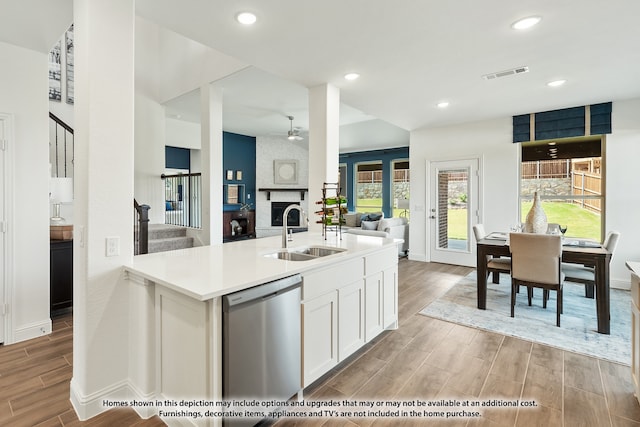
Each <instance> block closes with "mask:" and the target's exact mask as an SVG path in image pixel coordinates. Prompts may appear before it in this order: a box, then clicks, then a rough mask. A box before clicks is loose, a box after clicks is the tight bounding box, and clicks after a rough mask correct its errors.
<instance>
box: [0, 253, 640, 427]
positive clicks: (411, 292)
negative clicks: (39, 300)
mask: <svg viewBox="0 0 640 427" xmlns="http://www.w3.org/2000/svg"><path fill="white" fill-rule="evenodd" d="M470 271H471V269H469V268H465V267H456V266H450V265H444V264H433V263H422V262H417V261H409V260H407V259H402V260H401V261H400V264H399V276H400V277H399V279H400V280H399V292H398V294H399V295H398V297H399V318H400V328H399V329H398V330H396V331H390V332H385V333H383V334H382V335H381V336H380V337H379V338H378V339H376V340H374V342H372V343H369V344H367V345H366V346H365V348H363V349H362V350H361V351H359V352H358V353H357V354H355V355H354V356H352V357H351V358H350V359H349V360H348V361H347V362H346V363H343V364H341V365H340V366H339V367H338V368H336V369H334V370H333V371H332V372H330V373H329V374H327V375H326V376H325V377H323V378H322V379H321V380H319V381H318V382H316V383H315V384H313V385H312V386H311V387H309V388H308V389H307V390H305V398H307V399H333V400H340V401H342V400H352V401H353V400H378V401H385V400H406V401H412V400H414V399H420V400H422V401H427V400H440V399H457V400H461V401H462V400H469V401H487V400H492V399H496V400H515V399H519V400H522V401H525V400H529V401H536V403H537V405H538V406H537V407H536V408H534V409H528V408H526V409H525V408H520V409H518V408H515V409H514V408H507V409H503V408H498V409H496V408H487V409H485V408H483V409H480V410H479V411H481V412H482V417H481V418H468V419H466V418H465V419H454V420H447V421H444V420H443V419H427V418H421V419H418V418H407V419H397V418H396V419H389V418H318V419H313V420H308V419H307V420H294V419H281V420H280V421H278V422H277V423H276V425H277V426H278V427H283V426H284V427H287V426H327V427H334V426H352V427H353V426H363V427H364V426H367V427H368V426H387V425H388V426H413V425H415V426H422V425H447V426H449V425H450V426H473V427H475V426H563V427H572V426H581V427H582V426H597V427H602V426H612V427H623V426H640V405H639V404H638V402H637V401H636V399H635V397H634V395H633V385H632V381H631V374H630V369H629V367H628V366H623V365H618V364H615V363H611V362H606V361H603V360H598V359H594V358H590V357H586V356H581V355H576V354H574V353H569V352H564V351H561V350H557V349H554V348H551V347H547V346H543V345H538V344H533V343H531V342H528V341H524V340H519V339H516V338H511V337H506V336H504V335H499V334H494V333H489V332H485V331H480V330H477V329H473V328H468V327H464V326H459V325H455V324H453V323H448V322H443V321H441V320H436V319H431V318H429V317H425V316H421V315H419V314H417V313H418V311H419V310H420V309H421V308H422V307H424V306H425V305H427V304H428V303H430V302H432V301H433V300H435V299H436V298H438V297H439V296H440V295H441V294H443V293H444V292H446V291H447V290H448V289H449V288H450V287H451V286H453V285H454V284H455V283H456V282H457V281H458V280H459V279H460V278H461V277H462V276H464V275H466V274H468V273H469V272H470ZM53 323H54V325H53V326H54V327H53V329H54V332H53V333H52V334H51V335H49V336H46V337H40V338H37V339H34V340H30V341H27V342H23V343H19V344H15V345H11V346H6V347H5V346H0V426H36V425H39V426H162V425H164V423H163V422H162V421H161V420H160V419H158V418H157V417H154V418H151V419H148V420H143V419H140V418H139V417H138V416H137V414H136V413H135V412H133V411H132V410H122V409H119V410H110V411H107V412H105V413H103V414H101V415H99V416H97V417H94V418H92V419H91V420H88V421H84V422H81V421H79V420H78V418H77V416H76V415H75V412H74V411H73V409H72V407H71V404H70V402H69V381H70V379H71V376H72V364H73V358H72V332H73V329H72V318H71V316H70V315H69V316H63V317H59V318H56V319H54V322H53ZM550 327H554V326H553V325H550ZM541 333H544V331H541ZM434 409H435V408H434Z"/></svg>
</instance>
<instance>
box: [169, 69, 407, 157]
mask: <svg viewBox="0 0 640 427" xmlns="http://www.w3.org/2000/svg"><path fill="white" fill-rule="evenodd" d="M216 86H219V87H221V88H222V91H223V92H222V93H223V99H224V101H223V127H224V130H226V131H227V132H234V133H239V134H242V135H251V136H277V135H281V136H286V135H287V131H288V130H289V129H290V126H291V125H290V122H289V119H288V116H293V118H294V120H293V126H294V127H296V128H299V129H300V134H301V135H302V136H303V137H305V138H306V137H307V136H308V132H307V131H308V129H309V96H308V90H307V88H305V87H304V86H301V85H299V84H297V83H294V82H291V81H289V80H285V79H283V78H280V77H277V76H275V75H273V74H270V73H267V72H265V71H262V70H260V69H258V68H255V67H247V68H245V69H243V70H241V71H239V72H237V73H234V74H232V75H231V76H228V77H225V78H223V79H221V80H218V81H217V82H216ZM164 105H165V108H166V114H167V116H168V117H171V118H176V119H180V120H185V121H189V122H193V123H200V94H199V91H198V90H195V91H192V92H189V93H186V94H184V95H182V96H179V97H177V98H174V99H172V100H170V101H167V102H166V103H165V104H164ZM407 145H409V132H408V131H406V130H404V129H401V128H399V127H397V126H394V125H392V124H390V123H387V122H384V121H382V120H380V119H377V118H375V117H373V116H369V115H367V114H364V113H363V112H361V111H360V110H357V109H355V108H353V107H350V106H349V105H346V104H344V103H343V104H342V105H341V106H340V150H341V151H360V150H369V149H377V148H389V147H400V146H407Z"/></svg>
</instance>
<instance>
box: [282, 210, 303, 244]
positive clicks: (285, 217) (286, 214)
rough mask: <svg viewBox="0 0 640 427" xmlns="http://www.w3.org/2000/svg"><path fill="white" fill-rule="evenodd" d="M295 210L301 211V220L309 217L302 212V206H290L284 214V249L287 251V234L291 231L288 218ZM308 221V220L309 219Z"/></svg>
mask: <svg viewBox="0 0 640 427" xmlns="http://www.w3.org/2000/svg"><path fill="white" fill-rule="evenodd" d="M293 209H297V210H298V211H300V219H301V220H302V217H306V215H307V214H305V212H304V211H303V210H302V208H301V207H300V205H289V206H287V208H286V209H285V210H284V212H283V213H282V249H287V232H288V231H289V230H288V224H287V216H288V215H289V212H291V211H292V210H293ZM307 221H308V219H307ZM301 222H302V221H300V222H299V223H298V224H300V223H301Z"/></svg>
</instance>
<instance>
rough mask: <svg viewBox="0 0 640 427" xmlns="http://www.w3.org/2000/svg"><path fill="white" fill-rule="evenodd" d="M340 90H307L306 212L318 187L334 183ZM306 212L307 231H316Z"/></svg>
mask: <svg viewBox="0 0 640 427" xmlns="http://www.w3.org/2000/svg"><path fill="white" fill-rule="evenodd" d="M339 148H340V90H339V89H338V88H336V87H335V86H332V85H330V84H328V83H326V84H322V85H319V86H315V87H312V88H310V89H309V206H310V208H309V210H313V208H312V206H314V203H315V202H316V201H317V200H320V199H321V198H322V184H323V183H325V182H338V162H339V159H338V157H339ZM316 220H317V217H316V216H314V215H313V213H312V212H311V213H309V230H310V231H320V230H321V228H322V225H321V224H317V223H316Z"/></svg>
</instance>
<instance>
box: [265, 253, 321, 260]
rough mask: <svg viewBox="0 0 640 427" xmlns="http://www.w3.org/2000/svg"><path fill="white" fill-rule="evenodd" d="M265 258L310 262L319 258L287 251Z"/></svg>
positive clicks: (268, 255)
mask: <svg viewBox="0 0 640 427" xmlns="http://www.w3.org/2000/svg"><path fill="white" fill-rule="evenodd" d="M265 256H266V257H268V258H277V259H283V260H286V261H309V260H312V259H316V258H317V257H315V256H313V255H307V254H304V253H300V252H287V251H278V252H274V253H272V254H267V255H265Z"/></svg>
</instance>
